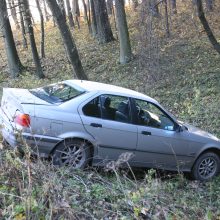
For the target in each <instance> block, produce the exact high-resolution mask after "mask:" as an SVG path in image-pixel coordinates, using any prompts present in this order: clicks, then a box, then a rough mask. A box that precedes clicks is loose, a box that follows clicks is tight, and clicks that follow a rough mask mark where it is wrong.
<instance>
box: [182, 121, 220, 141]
mask: <svg viewBox="0 0 220 220" xmlns="http://www.w3.org/2000/svg"><path fill="white" fill-rule="evenodd" d="M181 124H183V125H184V126H186V127H187V129H188V131H189V132H190V133H192V134H195V135H197V136H201V137H203V138H208V139H212V140H214V141H218V142H219V143H220V139H219V138H217V137H216V136H215V135H213V134H210V133H208V132H206V131H204V130H202V129H200V128H197V127H195V126H193V125H190V124H187V123H181Z"/></svg>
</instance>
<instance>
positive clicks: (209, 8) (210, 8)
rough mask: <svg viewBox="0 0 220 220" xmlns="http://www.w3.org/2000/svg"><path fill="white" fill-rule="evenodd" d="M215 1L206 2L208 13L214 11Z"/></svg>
mask: <svg viewBox="0 0 220 220" xmlns="http://www.w3.org/2000/svg"><path fill="white" fill-rule="evenodd" d="M213 4H214V0H206V7H207V9H208V11H213Z"/></svg>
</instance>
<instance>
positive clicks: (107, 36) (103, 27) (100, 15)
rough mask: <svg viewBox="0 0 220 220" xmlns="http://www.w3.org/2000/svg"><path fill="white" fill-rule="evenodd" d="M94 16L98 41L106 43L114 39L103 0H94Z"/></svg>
mask: <svg viewBox="0 0 220 220" xmlns="http://www.w3.org/2000/svg"><path fill="white" fill-rule="evenodd" d="M94 6H95V16H96V21H97V30H98V35H97V39H98V41H99V42H100V43H107V42H110V41H113V40H114V37H113V34H112V30H111V26H110V22H109V19H108V14H107V8H106V2H105V0H94Z"/></svg>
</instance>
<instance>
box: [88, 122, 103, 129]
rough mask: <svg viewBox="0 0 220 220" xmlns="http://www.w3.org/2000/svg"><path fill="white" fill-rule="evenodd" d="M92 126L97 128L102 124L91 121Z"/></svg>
mask: <svg viewBox="0 0 220 220" xmlns="http://www.w3.org/2000/svg"><path fill="white" fill-rule="evenodd" d="M90 126H92V127H95V128H101V127H102V125H101V124H97V123H91V124H90Z"/></svg>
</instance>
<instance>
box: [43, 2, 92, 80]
mask: <svg viewBox="0 0 220 220" xmlns="http://www.w3.org/2000/svg"><path fill="white" fill-rule="evenodd" d="M47 4H48V6H49V8H50V10H51V12H52V14H53V16H54V19H55V20H56V23H57V26H58V28H59V30H60V34H61V36H62V39H63V43H64V46H65V49H66V52H67V56H68V58H69V61H70V63H71V64H72V67H73V70H74V73H75V75H76V76H77V78H79V79H84V80H87V79H88V78H87V76H86V74H85V72H84V70H83V67H82V63H81V60H80V58H79V54H78V50H77V48H76V45H75V42H74V39H73V37H72V35H71V32H70V29H69V27H68V25H67V24H66V21H65V18H64V16H63V14H62V12H61V10H60V8H59V6H58V4H57V2H56V1H54V0H47Z"/></svg>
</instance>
